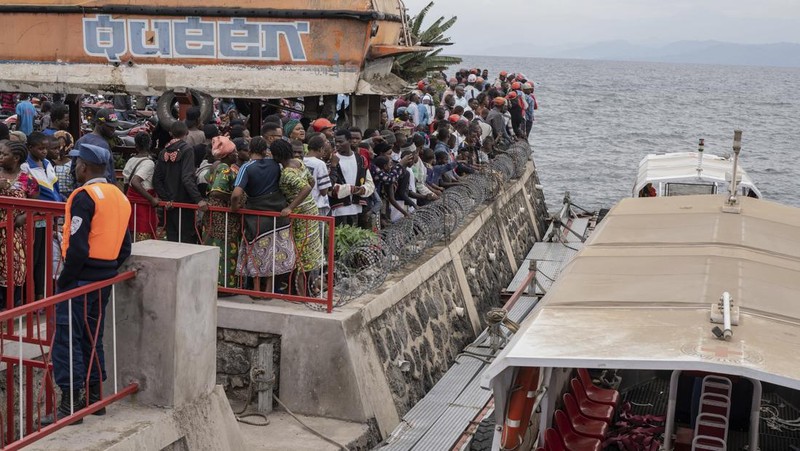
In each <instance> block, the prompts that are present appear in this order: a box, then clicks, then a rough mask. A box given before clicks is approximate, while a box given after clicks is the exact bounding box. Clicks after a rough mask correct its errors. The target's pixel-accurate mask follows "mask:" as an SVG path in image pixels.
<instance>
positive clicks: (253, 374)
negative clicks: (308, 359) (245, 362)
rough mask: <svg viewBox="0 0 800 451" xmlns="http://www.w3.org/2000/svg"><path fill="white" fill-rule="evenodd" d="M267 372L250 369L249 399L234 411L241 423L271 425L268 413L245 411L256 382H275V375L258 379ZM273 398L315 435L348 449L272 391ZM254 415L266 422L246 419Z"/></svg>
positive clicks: (345, 449)
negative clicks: (303, 417) (309, 422)
mask: <svg viewBox="0 0 800 451" xmlns="http://www.w3.org/2000/svg"><path fill="white" fill-rule="evenodd" d="M265 373H266V371H264V369H263V368H258V367H253V368H251V369H250V386H249V387H248V389H247V401H246V402H245V404H244V407H242V410H240V411H238V412H234V415H236V421H238V422H240V423H244V424H249V425H251V426H267V425H269V418H267V415H266V414H263V413H260V412H251V413H248V414H244V413H245V411H247V406H249V405H250V401H252V400H253V387H254V386H255V385H256V384H268V385H271V384H273V383H274V382H275V376H271V377H270V378H269V379H267V380H260V381H257V380H256V377H257V376H261V375H264V374H265ZM272 399H274V400H275V401H276V402H277V403H278V404H280V406H281V407H283V409H284V410H285V411H286V413H288V414H289V416H291V417H292V418H294V419H295V420H296V421H297V422H298V423H300V424H301V425H302V426H303V427H305V428H306V429H308V430H309V431H311V432H312V433H313V434H314V435H316V436H317V437H319V438H321V439H323V440H325V441H326V442H328V443H330V444H332V445H336V446H338V447H339V448H340V449H343V450H344V451H348V449H347V447H346V446H344V445H342V444H341V443H339V442H337V441H336V440H333V439H331V438H328V437H326V436H325V435H323V434H322V433H321V432H319V431H317V430H316V429H314V428H312V427H311V426H309V425H307V424H306V423H304V422H303V420H301V419H300V418H298V417H297V416H296V415H295V414H294V413H292V411H291V410H289V408H288V407H286V404H284V403H283V401H281V400H280V398H278V397H277V396H276V395H275V393H272ZM243 414H244V415H243ZM254 416H258V417H261V418H263V419H264V423H254V422H252V421H250V420H246V419H245V418H247V417H254Z"/></svg>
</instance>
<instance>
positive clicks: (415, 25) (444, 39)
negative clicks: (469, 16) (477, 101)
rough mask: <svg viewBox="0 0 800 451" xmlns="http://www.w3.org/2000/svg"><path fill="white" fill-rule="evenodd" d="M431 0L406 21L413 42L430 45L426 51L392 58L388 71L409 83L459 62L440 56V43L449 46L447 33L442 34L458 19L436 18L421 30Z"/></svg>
mask: <svg viewBox="0 0 800 451" xmlns="http://www.w3.org/2000/svg"><path fill="white" fill-rule="evenodd" d="M433 3H434V2H430V3H428V5H427V6H425V7H424V8H422V10H421V11H420V12H419V13H417V14H416V15H415V16H414V17H412V18H411V19H410V20H409V33H410V34H411V41H412V42H413V43H414V44H415V45H421V46H424V47H433V49H432V50H430V51H428V52H417V53H407V54H404V55H399V56H397V57H395V59H394V64H393V66H392V72H394V74H395V75H397V76H399V77H400V78H402V79H404V80H406V81H409V82H412V81H415V80H420V79H422V78H425V77H427V76H429V75H432V74H435V73H437V72H440V71H442V70H444V69H446V68H447V67H449V66H452V65H456V64H460V63H461V58H457V57H454V56H443V55H440V53H441V52H442V46H445V45H452V42H451V40H450V37H449V36H445V35H444V33H445V32H446V31H447V30H449V29H450V28H451V27H452V26H453V25H454V24H455V23H456V20H457V19H458V18H457V17H456V16H453V17H451V18H449V19H445V17H444V16H442V17H439V18H438V19H436V20H435V21H433V23H432V24H430V25H429V26H427V27H426V28H424V29H423V23H424V22H425V18H426V16H427V14H428V12H429V11H430V9H431V8H432V7H433Z"/></svg>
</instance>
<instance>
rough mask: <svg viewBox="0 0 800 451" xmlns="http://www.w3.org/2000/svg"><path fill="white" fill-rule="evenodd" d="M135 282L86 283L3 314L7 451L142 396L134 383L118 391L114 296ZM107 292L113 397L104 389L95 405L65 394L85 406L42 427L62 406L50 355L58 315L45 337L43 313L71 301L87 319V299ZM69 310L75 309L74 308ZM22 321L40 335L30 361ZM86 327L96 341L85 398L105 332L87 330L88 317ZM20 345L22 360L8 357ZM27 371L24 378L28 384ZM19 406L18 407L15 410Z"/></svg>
mask: <svg viewBox="0 0 800 451" xmlns="http://www.w3.org/2000/svg"><path fill="white" fill-rule="evenodd" d="M134 277H136V273H135V272H133V271H128V272H124V273H122V274H119V275H117V276H116V277H113V278H111V279H108V280H103V281H100V282H94V283H91V284H87V285H84V286H82V287H79V288H75V289H72V290H69V291H65V292H63V293H59V294H56V295H53V296H49V297H47V298H45V299H42V300H40V301H35V302H32V303H30V304H26V305H23V306H19V307H15V308H13V309H11V310H7V311H5V312H2V313H0V324H2V325H3V332H4V334H3V339H2V340H0V359H2V363H4V364H5V365H6V367H5V371H6V397H5V403H6V409H5V422H4V423H5V424H4V425H3V427H2V429H0V432H1V433H2V434H0V439H2V442H1V443H2V445H3V448H2V449H3V450H17V449H21V448H22V447H24V446H26V445H29V444H31V443H33V442H35V441H36V440H38V439H41V438H42V437H45V436H47V435H49V434H52V433H53V432H55V431H57V430H59V429H61V428H62V427H64V426H67V425H69V424H72V423H74V422H76V421H78V420H80V419H81V418H83V417H85V416H87V415H90V414H92V413H94V412H96V411H97V410H100V409H102V408H104V407H106V406H108V405H110V404H111V403H113V402H115V401H118V400H120V399H122V398H124V397H126V396H128V395H130V394H133V393H135V392H136V391H138V385H137V384H136V383H130V384H128V385H126V386H125V387H123V388H122V389H120V388H119V381H118V377H117V358H116V356H117V352H116V299H115V296H114V292H113V286H114V284H116V283H119V282H123V281H125V280H130V279H133V278H134ZM107 287H111V290H112V291H111V297H110V304H111V322H112V327H111V330H112V337H111V338H112V346H113V365H112V374H113V387H114V393H113V394H110V395H108V396H103V395H102V389H101V391H100V393H101V394H100V400H99V401H97V402H95V403H93V404H91V405H89V404H88V399H87V398H86V397H84V398H81V394H80V393H74V392H73V390H70V392H67V393H62V394H61V396H69V397H70V398H71V399H75V400H79V399H83V400H84V402H86V404H85V405H84V407H81V408H79V409H77V410H74V411H72V414H71V415H69V416H66V417H63V418H57V419H56V420H57V421H55V422H54V423H53V424H50V425H49V426H46V427H42V424H41V420H42V417H43V416H44V415H53V414H54V413H55V410H56V404H57V403H56V393H55V390H54V381H53V362H52V359H51V357H52V354H51V350H52V347H53V342H54V339H55V334H54V331H53V327H54V326H55V321H54V316H55V315H51V314H48V315H47V318H46V320H45V323H46V325H47V327H46V331H45V335H44V336H43V335H42V330H41V329H42V321H41V318H40V316H41V311H42V310H45V311H47V312H52V311H53V308H54V306H55V305H56V304H60V303H67V302H68V303H70V304H73V303H75V302H78V303H80V302H83V304H84V305H83V311H84V315H86V314H87V313H88V312H87V308H86V304H87V298H88V295H89V294H91V293H95V292H99V291H101V290H103V289H104V288H107ZM98 295H99V293H98ZM81 298H83V300H82V301H81V300H80V299H81ZM98 305H100V304H98ZM70 307H72V306H71V305H70ZM103 310H104V309H99V310H98V316H97V322H98V324H102V323H101V319H102V318H103ZM70 312H71V310H70ZM71 316H72V315H71V313H70V320H71V319H72V318H71ZM23 318H24V319H25V320H26V321H27V323H28V324H29V325H30V324H32V322H35V323H36V328H35V329H36V335H35V336H34V337H30V336H29V337H27V338H28V344H29V345H34V349H33V351H34V352H33V356H30V357H29V358H25V357H24V355H23V354H24V353H25V346H24V344H25V343H26V341H25V340H24V338H25V337H23V335H22V334H20V333H19V331H21V330H22V326H23ZM15 319H16V320H17V322H18V327H19V328H18V329H17V330H14V329H13V323H14V320H15ZM84 323H85V324H86V332H87V333H88V336H89V338H90V342H91V356H90V359H89V364H88V365H87V366H88V369H87V374H86V379H85V380H84V381H83V384H81V385H82V386H83V387H84V393H88V386H89V378H90V375H91V372H92V371H93V370H95V369H97V370H99V363H98V361H99V356H98V354H97V347H96V343H97V341H98V337H99V336H100V334H101V333H102V330H101V329H100V328H99V326H98V327H97V328H95V329H94V330H92V329H91V328H90V327H88V322H87V318H86V317H84ZM6 325H12V328H11V329H6ZM71 340H72V338H71V337H70V342H71ZM15 341H16V343H18V349H17V355H16V356H13V355H10V354H8V351H7V348H8V346H9V344H10V343H13V342H15ZM28 350H29V351H30V346H29V347H28ZM34 369H39V370H40V371H41V375H40V376H39V378H40V381H41V382H40V383H38V384H37V383H36V382H35V381H34ZM23 371H24V379H25V380H24V382H23ZM68 371H69V373H70V374H72V373H73V368H72V361H71V360H70V367H69V368H68ZM15 373H16V375H17V377H18V384H17V385H16V386H17V387H19V391H18V393H19V394H20V395H19V402H18V403H17V402H16V400H15V398H16V397H17V395H16V394H15V393H17V391H16V387H15V383H14V376H15ZM37 385H38V386H40V387H43V388H44V389H41V388H40V389H39V391H38V394H36V396H35V397H34V391H35V388H36V386H37ZM101 386H102V384H101ZM23 393H24V398H23ZM86 396H88V395H86ZM34 398H35V399H34ZM15 404H18V407H17V408H15ZM74 404H77V403H74Z"/></svg>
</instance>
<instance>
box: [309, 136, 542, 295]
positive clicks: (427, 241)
mask: <svg viewBox="0 0 800 451" xmlns="http://www.w3.org/2000/svg"><path fill="white" fill-rule="evenodd" d="M530 157H531V148H530V145H529V144H528V143H526V142H516V143H512V144H511V145H508V146H501V145H498V146H497V149H496V153H495V156H494V158H493V159H491V160H490V161H489V163H487V164H485V165H484V167H482V168H481V169H480V170H477V171H476V172H475V173H474V174H468V175H465V176H463V177H461V183H460V184H459V185H457V186H454V187H452V188H448V189H446V190H445V191H444V192H443V193H442V196H441V197H440V198H439V199H437V200H435V201H433V202H430V203H428V204H426V205H424V206H422V207H419V208H417V209H416V211H415V212H414V213H413V214H411V215H410V216H409V217H404V218H401V219H400V220H399V221H397V222H395V223H394V224H392V225H390V226H389V227H386V228H385V229H383V230H381V231H380V232H379V233H378V234H377V236H376V237H375V238H373V239H365V241H364V242H363V243H357V244H355V245H354V246H352V247H351V248H350V249H349V251H348V252H347V254H346V255H344V256H342V257H340V259H339V260H338V261H337V262H336V265H335V270H334V286H335V287H336V289H335V292H334V306H335V307H340V306H342V305H345V304H346V303H348V302H349V301H351V300H353V299H356V298H358V297H359V296H362V295H364V294H366V293H368V292H370V291H372V290H374V289H376V288H378V287H380V286H381V285H382V284H383V283H384V282H385V281H386V278H387V277H388V276H389V274H390V273H392V272H394V271H396V270H398V269H399V268H401V267H402V266H404V265H405V264H407V263H409V262H412V261H414V260H416V259H417V258H418V257H419V256H420V255H422V254H423V253H424V252H425V251H426V250H427V249H430V248H432V247H434V246H435V245H436V244H438V243H439V242H441V241H443V240H447V241H449V240H450V237H451V236H452V235H453V233H454V232H455V231H456V230H457V229H458V228H459V227H460V226H461V225H462V224H463V223H464V222H465V220H466V219H467V218H468V216H469V215H470V214H471V213H473V212H474V211H475V210H476V209H477V207H479V206H480V205H483V204H484V203H486V202H489V201H492V200H494V199H495V198H497V196H498V195H500V193H501V192H502V191H503V188H504V187H505V186H506V185H507V184H508V182H509V181H511V180H512V179H516V178H519V177H521V176H522V175H523V174H524V173H525V167H526V164H527V162H528V160H529V159H530ZM305 305H307V306H308V307H310V308H314V309H320V305H316V304H311V303H306V304H305Z"/></svg>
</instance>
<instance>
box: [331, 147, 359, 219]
mask: <svg viewBox="0 0 800 451" xmlns="http://www.w3.org/2000/svg"><path fill="white" fill-rule="evenodd" d="M338 156H339V169H341V171H342V175H343V176H344V182H345V183H347V184H348V185H351V186H355V184H356V178H357V177H358V165H357V164H356V154H355V153H352V154H351V155H349V156H345V155H342V154H338ZM360 213H361V205H359V204H352V205H345V206H342V207H338V208H336V209H335V210H333V216H350V215H357V214H360Z"/></svg>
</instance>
